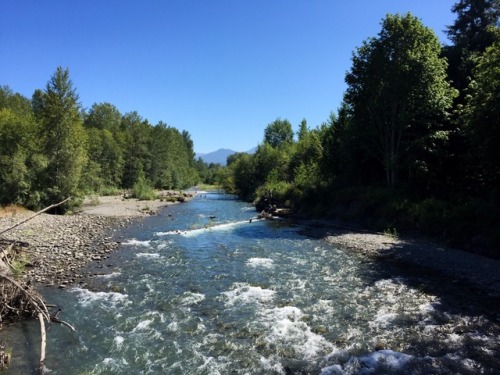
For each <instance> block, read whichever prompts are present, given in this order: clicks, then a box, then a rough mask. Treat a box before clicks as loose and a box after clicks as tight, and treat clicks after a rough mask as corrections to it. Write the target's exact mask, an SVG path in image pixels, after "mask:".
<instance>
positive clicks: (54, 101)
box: [34, 67, 86, 208]
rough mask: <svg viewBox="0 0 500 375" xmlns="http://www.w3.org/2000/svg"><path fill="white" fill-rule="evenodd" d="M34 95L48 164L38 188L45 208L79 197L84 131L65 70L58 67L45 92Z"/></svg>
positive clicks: (83, 163)
mask: <svg viewBox="0 0 500 375" xmlns="http://www.w3.org/2000/svg"><path fill="white" fill-rule="evenodd" d="M35 94H36V100H35V103H34V107H36V108H37V115H38V119H39V121H40V130H41V134H40V138H41V140H42V152H43V154H44V155H45V157H46V158H47V160H48V163H47V169H46V171H45V175H44V176H43V177H42V179H41V183H40V188H41V190H42V192H43V199H42V203H43V204H46V205H48V204H52V203H55V202H59V201H61V200H63V199H66V198H68V197H78V196H79V195H80V192H79V190H78V187H79V182H80V176H81V173H82V168H83V166H84V165H85V161H86V151H85V141H86V140H85V131H84V128H83V124H82V119H81V117H80V104H79V102H78V95H77V94H76V91H75V89H74V88H73V83H72V82H71V80H70V78H69V71H68V69H63V68H61V67H58V68H57V70H56V72H55V73H54V75H53V76H52V77H51V79H50V81H49V82H48V83H47V86H46V88H45V91H44V92H43V93H40V92H36V93H35ZM66 208H68V206H66Z"/></svg>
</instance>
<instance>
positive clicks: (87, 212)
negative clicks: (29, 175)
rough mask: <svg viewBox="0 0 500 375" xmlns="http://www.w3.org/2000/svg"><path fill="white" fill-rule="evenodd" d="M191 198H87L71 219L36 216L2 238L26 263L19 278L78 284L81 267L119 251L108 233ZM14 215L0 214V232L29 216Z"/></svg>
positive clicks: (169, 193)
mask: <svg viewBox="0 0 500 375" xmlns="http://www.w3.org/2000/svg"><path fill="white" fill-rule="evenodd" d="M193 196H194V194H191V193H182V192H173V191H165V192H162V193H161V195H160V199H157V200H154V201H140V200H137V199H131V198H130V199H124V198H123V197H121V196H107V197H94V198H87V199H86V200H85V201H84V204H83V205H82V207H81V208H80V209H79V212H78V213H76V214H73V215H63V216H61V215H49V214H45V213H44V214H40V215H38V216H36V217H34V218H33V219H31V220H29V221H27V222H26V223H24V224H22V225H20V226H19V227H17V228H15V229H13V230H10V231H8V232H7V233H5V234H3V235H2V238H3V239H4V240H7V241H16V242H19V244H20V245H21V246H20V249H21V252H22V254H21V256H22V257H23V258H24V259H25V261H26V262H27V263H26V265H25V271H24V273H23V275H22V277H23V278H24V279H26V280H30V281H31V282H33V283H37V284H41V285H51V286H59V287H61V288H64V287H66V286H68V285H74V284H76V285H82V284H84V283H85V280H86V278H88V277H89V276H91V275H89V274H87V273H83V272H82V271H81V269H82V268H83V266H85V265H87V264H89V263H90V262H92V261H97V262H99V261H102V260H104V259H106V258H107V257H108V254H109V253H111V252H113V251H114V250H115V249H116V248H118V246H119V242H117V241H116V240H113V232H114V231H116V230H117V229H119V228H120V227H124V226H126V225H128V224H129V223H130V222H131V221H132V220H137V219H138V218H141V217H144V216H149V215H154V214H156V213H157V212H158V210H160V209H161V208H162V207H165V206H168V205H171V204H175V203H176V202H181V201H182V202H183V201H186V200H189V199H190V198H192V197H193ZM33 214H34V213H33V212H31V211H19V210H14V211H12V212H3V214H2V215H0V232H1V231H3V230H4V229H7V228H9V227H11V226H13V225H15V224H17V223H19V222H21V221H23V220H24V219H26V218H28V217H30V216H32V215H33Z"/></svg>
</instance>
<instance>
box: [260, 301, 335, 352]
mask: <svg viewBox="0 0 500 375" xmlns="http://www.w3.org/2000/svg"><path fill="white" fill-rule="evenodd" d="M262 315H263V320H264V322H265V323H264V324H265V326H266V327H267V334H266V337H265V341H266V342H267V344H268V345H269V346H271V347H274V346H278V347H279V346H281V347H285V348H288V350H292V351H293V352H294V355H295V356H298V357H299V358H301V359H303V360H313V359H315V358H316V359H317V358H319V357H318V356H320V355H321V354H323V355H324V354H326V353H328V352H330V351H331V350H332V349H333V345H332V344H331V343H330V342H328V341H327V340H326V339H325V338H324V337H323V336H321V335H319V334H317V333H314V332H312V331H311V328H310V327H309V325H308V324H307V322H306V319H305V318H306V316H305V314H304V313H303V312H302V311H301V310H300V309H299V308H297V307H294V306H284V307H275V308H272V309H266V310H264V311H263V312H262Z"/></svg>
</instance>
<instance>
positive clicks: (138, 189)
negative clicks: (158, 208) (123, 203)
mask: <svg viewBox="0 0 500 375" xmlns="http://www.w3.org/2000/svg"><path fill="white" fill-rule="evenodd" d="M132 197H133V198H137V199H140V200H146V201H150V200H154V199H156V191H155V190H154V189H153V188H152V187H151V185H149V184H148V183H147V181H146V179H145V178H143V177H139V179H138V180H137V182H136V183H135V184H134V186H133V187H132Z"/></svg>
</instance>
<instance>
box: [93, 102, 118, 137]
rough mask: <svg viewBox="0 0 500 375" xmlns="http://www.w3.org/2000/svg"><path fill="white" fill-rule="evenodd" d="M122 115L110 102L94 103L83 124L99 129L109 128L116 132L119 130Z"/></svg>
mask: <svg viewBox="0 0 500 375" xmlns="http://www.w3.org/2000/svg"><path fill="white" fill-rule="evenodd" d="M121 119H122V115H121V113H120V111H119V110H118V109H117V108H116V107H115V106H114V105H113V104H110V103H99V104H98V103H94V104H93V105H92V108H91V109H90V111H89V113H88V114H87V116H86V118H85V126H87V127H89V128H97V129H100V130H104V129H106V130H109V131H110V132H111V133H113V134H117V133H118V131H119V130H120V122H121Z"/></svg>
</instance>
